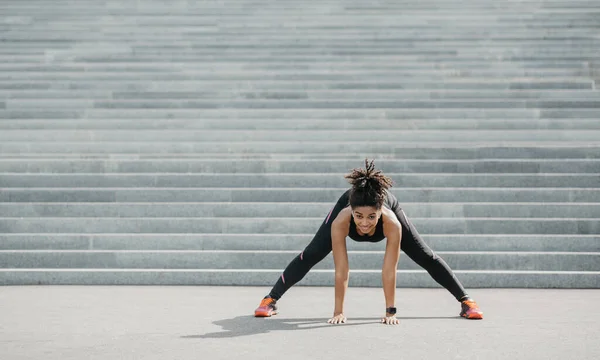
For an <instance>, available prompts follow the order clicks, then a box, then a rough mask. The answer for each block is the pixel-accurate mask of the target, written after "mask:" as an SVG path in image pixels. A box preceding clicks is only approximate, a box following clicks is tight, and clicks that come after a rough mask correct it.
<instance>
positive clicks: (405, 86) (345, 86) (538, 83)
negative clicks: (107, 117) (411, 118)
mask: <svg viewBox="0 0 600 360" xmlns="http://www.w3.org/2000/svg"><path fill="white" fill-rule="evenodd" d="M521 79H522V80H521ZM199 88H209V89H223V90H226V91H232V90H235V91H238V92H244V91H246V92H248V91H249V90H252V91H263V92H267V93H268V92H272V91H294V90H298V91H306V90H323V89H328V90H386V91H398V90H406V91H426V90H429V91H435V90H437V91H457V90H471V91H473V90H480V91H492V90H495V91H508V90H512V91H514V90H521V91H522V90H594V88H595V85H594V80H592V79H589V78H577V79H574V78H571V79H556V80H553V79H541V78H535V77H528V78H511V79H508V80H506V79H500V78H485V79H484V78H478V79H474V80H472V79H460V78H446V79H444V82H440V81H439V80H432V79H423V80H422V81H415V80H414V79H401V80H390V79H386V80H385V81H384V80H381V81H369V80H364V81H356V80H352V79H350V80H348V81H344V80H335V79H334V80H328V81H320V82H317V81H308V80H306V79H304V81H302V82H298V81H295V80H286V79H282V80H264V79H253V80H252V86H251V87H250V85H249V84H248V83H247V82H246V81H242V80H232V79H220V80H207V81H199V80H190V79H179V80H177V82H173V81H169V80H168V79H154V80H148V79H139V78H136V79H129V80H127V79H123V80H122V81H118V80H115V79H105V78H103V79H96V80H95V81H94V80H89V79H85V78H81V77H75V78H69V79H63V80H39V79H37V80H36V79H25V80H7V79H2V77H0V89H5V90H6V89H8V90H19V89H21V90H22V89H41V90H48V89H52V90H57V89H58V90H61V89H62V90H65V89H66V90H94V89H97V90H107V91H129V92H132V91H162V92H178V91H179V92H181V91H190V92H194V91H196V92H197V91H198V89H199ZM210 110H211V109H202V110H196V111H203V112H208V111H210ZM227 110H228V109H222V111H224V112H226V111H227ZM289 110H290V113H291V114H294V113H295V112H297V111H299V110H298V109H289ZM406 110H407V111H408V112H409V113H413V114H414V113H415V112H417V113H419V112H421V113H422V112H423V111H422V110H420V111H419V110H415V109H406ZM573 110H576V111H577V112H578V113H585V112H589V111H590V110H588V109H577V108H575V109H573ZM102 111H106V110H94V111H93V112H92V111H90V113H91V114H94V113H100V112H102ZM179 111H180V112H181V113H186V112H187V113H189V112H190V110H185V109H183V110H179ZM213 111H214V110H213ZM251 111H252V112H258V111H263V112H264V111H269V110H268V109H265V110H263V109H252V110H251ZM300 111H302V110H300ZM304 111H306V110H304ZM313 111H314V112H315V114H316V116H318V114H319V113H321V112H323V111H327V110H321V109H319V110H318V111H315V110H313ZM332 111H341V109H332V110H329V112H332ZM364 111H365V109H352V111H348V110H345V112H346V113H350V112H354V113H355V114H360V113H361V112H364ZM367 111H369V110H367ZM371 111H372V110H371ZM386 111H388V112H392V111H395V112H399V110H393V109H387V110H386ZM431 111H432V113H433V114H437V113H439V112H440V110H436V109H432V110H431ZM448 111H450V112H454V113H456V112H457V111H463V112H464V111H465V110H457V109H448ZM470 111H475V110H470ZM486 111H487V112H490V113H494V112H496V113H498V112H504V113H505V114H506V113H532V112H533V110H529V111H528V110H522V109H502V110H495V109H489V110H486ZM146 112H149V111H148V110H146ZM271 112H273V110H271ZM0 114H1V113H0ZM536 115H537V114H536ZM213 116H215V115H213ZM313 116H315V115H313ZM354 116H356V115H354ZM429 116H431V115H429Z"/></svg>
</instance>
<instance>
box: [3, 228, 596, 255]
mask: <svg viewBox="0 0 600 360" xmlns="http://www.w3.org/2000/svg"><path fill="white" fill-rule="evenodd" d="M420 235H421V237H422V238H423V239H424V240H425V242H426V243H427V245H428V246H429V247H431V248H432V249H434V250H435V251H525V252H528V251H533V252H542V251H555V252H557V251H558V252H561V251H562V252H565V251H573V252H600V235H580V234H576V235H564V234H558V235H557V234H546V235H530V234H486V235H481V234H479V235H477V234H471V235H464V234H462V235H456V234H426V233H423V232H420ZM313 236H314V233H307V234H289V233H284V234H107V233H98V234H68V233H56V234H48V233H45V234H44V233H24V234H6V233H0V250H248V251H260V250H288V251H297V252H299V251H301V250H302V249H304V248H305V247H306V246H307V245H308V244H309V243H310V241H311V240H312V238H313ZM385 243H386V242H385V241H381V242H379V243H363V242H357V241H351V240H347V241H346V244H347V247H348V250H357V251H369V250H370V251H384V250H385Z"/></svg>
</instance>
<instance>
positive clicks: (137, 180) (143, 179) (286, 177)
mask: <svg viewBox="0 0 600 360" xmlns="http://www.w3.org/2000/svg"><path fill="white" fill-rule="evenodd" d="M22 161H24V162H26V161H28V160H27V159H23V160H22ZM565 161H566V160H565ZM386 175H387V176H389V177H391V178H392V179H393V180H394V182H395V184H397V185H399V186H401V187H403V188H406V187H455V188H476V187H481V188H494V187H497V188H509V187H513V188H514V187H519V188H560V187H567V186H568V187H569V188H600V176H599V175H598V174H596V173H590V174H548V173H535V174H498V173H487V174H486V173H484V174H447V173H438V174H427V173H425V174H403V173H386ZM200 184H201V185H202V187H205V188H222V187H228V188H259V189H261V188H262V189H264V188H343V187H344V186H347V185H348V181H347V180H346V179H345V178H344V177H343V176H342V174H327V173H298V174H286V173H269V174H256V173H254V174H251V173H234V174H201V173H199V174H187V173H185V174H164V173H155V174H127V173H119V174H114V173H112V174H111V173H102V174H80V173H78V174H52V173H35V174H31V173H0V186H2V187H3V188H4V189H5V190H8V188H24V187H25V188H40V187H43V188H64V187H69V188H90V187H97V188H110V187H112V188H114V187H119V188H128V187H131V188H136V187H149V188H150V187H151V188H161V187H167V188H194V187H197V186H198V185H200Z"/></svg>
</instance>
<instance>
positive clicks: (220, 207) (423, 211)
mask: <svg viewBox="0 0 600 360" xmlns="http://www.w3.org/2000/svg"><path fill="white" fill-rule="evenodd" d="M332 206H333V205H332V204H329V203H272V202H251V203H209V202H203V203H190V202H188V203H4V202H3V203H0V214H6V215H8V216H11V217H22V218H31V217H34V218H35V217H63V216H64V217H75V218H77V217H119V218H130V217H134V218H135V217H145V218H152V217H158V218H171V217H173V218H179V217H210V218H212V217H227V218H229V217H232V218H237V217H239V218H247V219H251V218H270V217H272V218H277V217H280V216H282V215H285V216H286V217H289V218H295V217H298V218H303V217H318V216H325V215H324V214H327V213H328V212H329V210H330V209H331V207H332ZM401 206H402V208H403V209H404V210H405V211H406V212H407V213H408V214H411V216H412V217H433V218H446V217H459V218H462V217H467V218H468V217H478V218H509V217H515V218H546V217H547V218H560V217H563V218H591V219H593V218H595V219H600V204H598V203H577V204H572V203H548V202H544V203H459V202H456V203H403V204H402V205H401Z"/></svg>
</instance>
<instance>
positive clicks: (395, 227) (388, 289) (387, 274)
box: [381, 220, 402, 318]
mask: <svg viewBox="0 0 600 360" xmlns="http://www.w3.org/2000/svg"><path fill="white" fill-rule="evenodd" d="M384 224H385V225H386V226H385V227H384V233H385V237H386V238H387V244H386V247H385V255H384V257H383V268H382V271H381V277H382V283H383V294H384V296H385V304H386V309H387V308H389V307H395V306H396V305H395V304H396V271H397V269H398V260H399V258H400V242H401V241H402V225H401V224H400V222H399V221H398V220H395V221H391V222H390V221H388V222H387V223H384ZM392 315H393V314H386V318H388V317H393V316H392Z"/></svg>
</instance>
